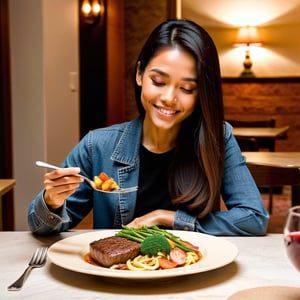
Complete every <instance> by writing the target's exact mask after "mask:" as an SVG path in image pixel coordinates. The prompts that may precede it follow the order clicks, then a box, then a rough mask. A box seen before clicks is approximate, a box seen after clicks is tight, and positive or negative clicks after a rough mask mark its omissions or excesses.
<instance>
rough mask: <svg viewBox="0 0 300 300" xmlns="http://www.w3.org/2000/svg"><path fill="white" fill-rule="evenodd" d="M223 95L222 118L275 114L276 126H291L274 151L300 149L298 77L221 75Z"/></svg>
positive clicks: (259, 117)
mask: <svg viewBox="0 0 300 300" xmlns="http://www.w3.org/2000/svg"><path fill="white" fill-rule="evenodd" d="M223 95H224V110H225V119H226V118H227V119H236V120H258V119H268V118H270V117H275V118H276V126H285V125H289V126H290V129H289V131H288V139H287V140H278V141H276V151H300V78H270V79H267V78H264V79H263V78H262V79H258V78H257V79H255V78H254V79H248V80H247V79H238V78H236V79H224V82H223Z"/></svg>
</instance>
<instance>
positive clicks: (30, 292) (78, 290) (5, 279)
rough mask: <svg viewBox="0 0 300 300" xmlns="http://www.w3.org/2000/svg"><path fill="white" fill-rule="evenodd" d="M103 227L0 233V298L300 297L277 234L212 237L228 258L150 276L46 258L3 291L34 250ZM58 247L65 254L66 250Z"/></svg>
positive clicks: (299, 279)
mask: <svg viewBox="0 0 300 300" xmlns="http://www.w3.org/2000/svg"><path fill="white" fill-rule="evenodd" d="M96 231H97V232H96ZM102 231H103V230H73V231H68V232H63V233H59V234H54V235H50V236H44V237H41V236H37V235H34V234H32V233H31V232H29V231H3V232H0V241H1V247H0V266H1V272H0V299H104V300H105V299H107V300H111V299H114V300H117V299H120V300H127V299H128V300H129V299H130V300H134V299H143V300H147V299H151V300H152V299H180V300H182V299H185V300H189V299H190V300H195V299H205V300H208V299H211V300H213V299H216V300H217V299H229V300H235V299H243V300H247V299H254V298H255V299H258V298H259V299H264V300H268V299H272V300H277V299H285V300H289V299H291V300H292V299H293V300H295V299H300V287H299V286H300V285H299V283H300V274H299V272H298V271H297V270H296V268H294V266H293V265H292V263H291V262H290V261H289V259H288V257H287V254H286V252H285V246H284V240H283V235H282V234H267V235H265V236H220V237H216V239H218V240H221V241H226V242H228V243H230V244H232V245H234V246H235V247H236V248H237V250H238V252H237V255H236V256H235V258H234V259H233V260H232V261H231V262H229V263H227V264H224V265H223V266H219V267H216V268H212V269H210V270H208V271H203V272H199V273H195V274H188V275H181V276H178V277H176V276H174V277H171V278H162V279H153V280H151V278H150V279H147V280H142V279H141V280H130V278H128V279H126V278H124V279H120V278H111V277H110V278H106V277H103V276H97V275H93V274H85V273H81V272H77V271H73V270H71V269H68V268H66V267H61V266H59V265H57V264H55V263H53V262H52V261H51V260H50V259H48V260H47V263H46V265H45V266H44V267H42V268H36V269H33V270H32V271H31V273H30V274H29V276H28V278H27V280H26V282H25V284H24V286H23V288H22V289H21V290H19V291H8V289H7V287H8V286H9V285H10V284H11V283H12V282H13V281H15V280H16V279H17V278H18V277H19V276H20V275H21V274H22V272H23V271H24V269H25V268H26V266H27V264H28V262H29V260H30V257H31V256H32V254H33V253H34V251H35V249H36V248H38V247H42V246H47V247H50V248H49V249H51V247H54V246H55V245H56V244H57V243H61V242H63V241H64V240H66V239H69V238H71V239H73V238H76V239H77V238H78V239H80V238H81V236H80V235H85V234H87V233H92V234H94V233H95V232H96V233H98V232H99V234H100V233H101V232H102ZM200 238H201V237H200ZM48 251H49V250H48ZM60 251H61V252H64V253H62V254H64V255H68V250H67V249H65V250H63V249H61V250H60ZM80 259H81V258H80ZM215 259H216V260H217V259H218V257H216V258H215ZM120 272H124V271H120ZM131 272H135V271H131ZM145 272H156V271H145ZM149 274H151V273H149ZM149 276H151V275H149Z"/></svg>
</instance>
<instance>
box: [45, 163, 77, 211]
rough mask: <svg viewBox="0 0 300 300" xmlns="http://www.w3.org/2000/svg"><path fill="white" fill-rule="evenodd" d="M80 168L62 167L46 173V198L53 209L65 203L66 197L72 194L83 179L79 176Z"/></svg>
mask: <svg viewBox="0 0 300 300" xmlns="http://www.w3.org/2000/svg"><path fill="white" fill-rule="evenodd" d="M79 172H80V168H62V169H59V170H55V171H52V172H49V173H46V174H45V175H44V187H45V194H44V200H45V202H46V204H47V205H48V206H49V208H51V209H57V208H59V207H61V206H62V205H63V204H64V201H65V199H66V198H68V197H69V196H70V195H72V194H73V193H74V192H75V191H76V189H77V188H78V187H79V185H80V183H81V182H82V181H83V179H82V178H81V177H79V176H77V175H78V174H79Z"/></svg>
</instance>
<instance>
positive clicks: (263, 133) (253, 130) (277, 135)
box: [232, 126, 290, 139]
mask: <svg viewBox="0 0 300 300" xmlns="http://www.w3.org/2000/svg"><path fill="white" fill-rule="evenodd" d="M289 128H290V127H289V126H284V127H274V128H273V127H234V128H233V129H232V133H233V135H234V136H235V137H244V138H256V139H285V138H286V137H287V132H288V130H289Z"/></svg>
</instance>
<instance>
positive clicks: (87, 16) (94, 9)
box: [81, 0, 104, 24]
mask: <svg viewBox="0 0 300 300" xmlns="http://www.w3.org/2000/svg"><path fill="white" fill-rule="evenodd" d="M103 12H104V4H103V1H102V0H92V1H91V2H90V0H83V2H82V5H81V13H82V15H83V17H84V20H85V22H86V23H88V24H93V23H95V22H96V21H97V20H99V19H100V17H101V16H102V15H103Z"/></svg>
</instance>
